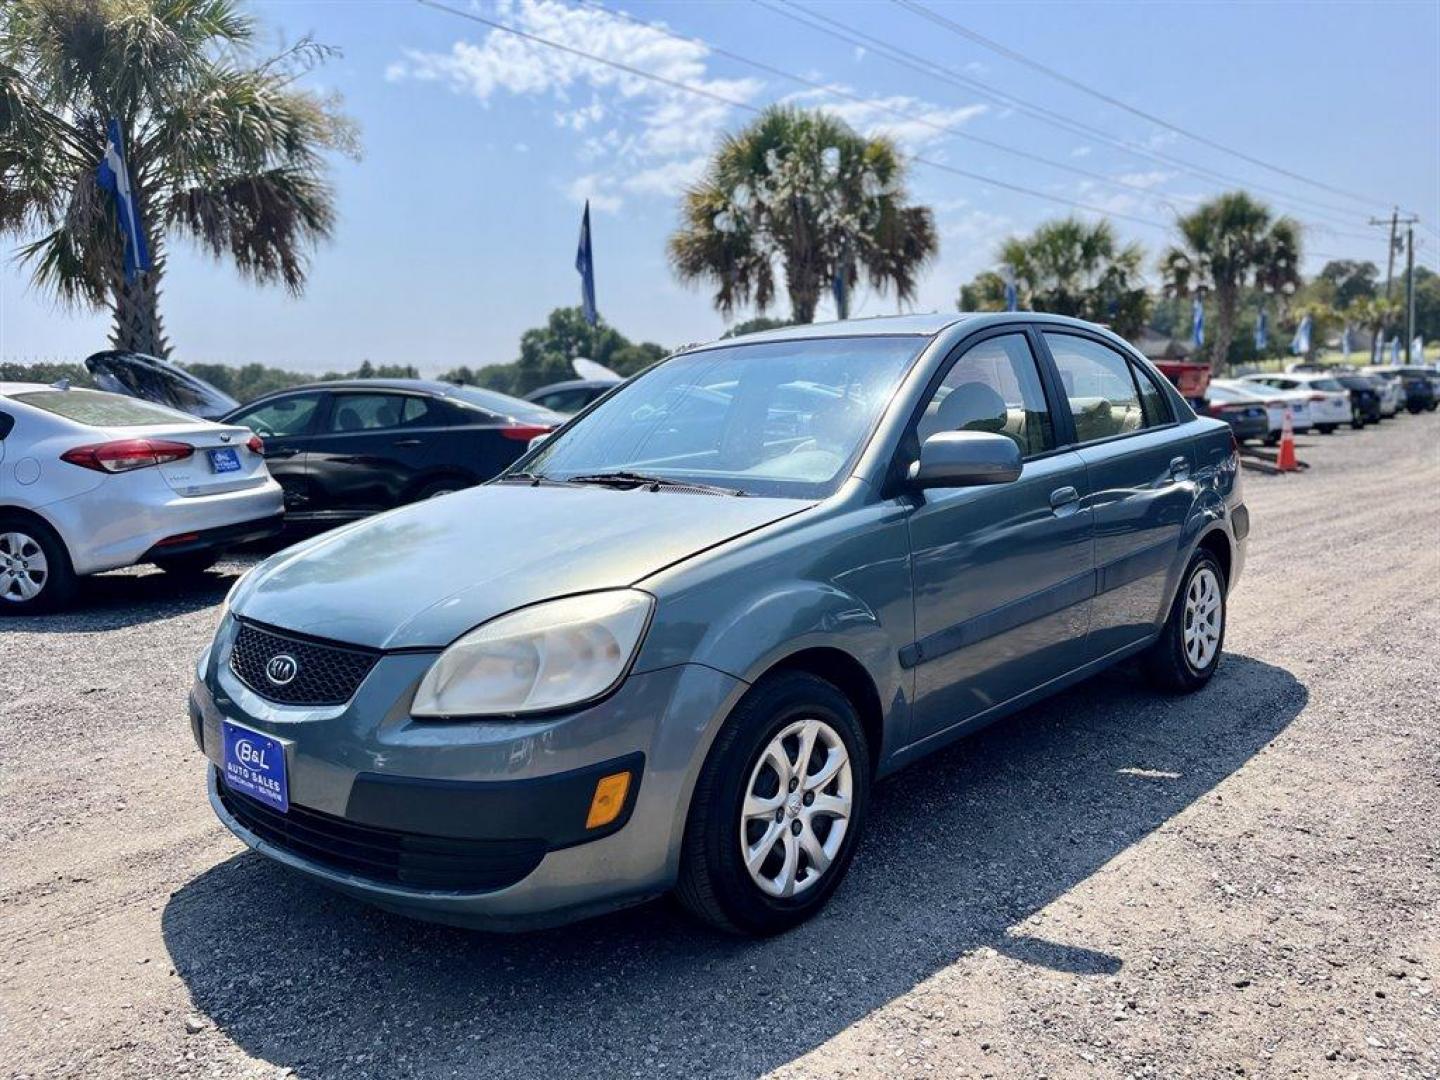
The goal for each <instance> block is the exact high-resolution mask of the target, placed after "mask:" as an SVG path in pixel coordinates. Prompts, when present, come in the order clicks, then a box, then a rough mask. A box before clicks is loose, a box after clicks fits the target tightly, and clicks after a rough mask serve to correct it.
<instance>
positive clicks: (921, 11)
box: [893, 0, 1377, 206]
mask: <svg viewBox="0 0 1440 1080" xmlns="http://www.w3.org/2000/svg"><path fill="white" fill-rule="evenodd" d="M893 2H894V3H895V4H898V5H899V6H900V7H903V8H905V9H906V10H907V11H911V12H913V13H915V14H916V15H919V16H920V17H921V18H924V19H928V20H930V22H932V23H934V24H935V25H936V26H941V27H944V28H945V29H947V30H949V31H950V32H951V33H954V34H958V35H959V36H961V37H963V38H965V39H966V40H968V41H973V42H975V43H976V44H977V45H981V46H983V47H984V48H987V49H989V50H990V51H991V52H994V53H998V54H999V55H1001V56H1004V57H1006V58H1007V59H1010V60H1013V61H1015V62H1016V63H1017V64H1024V65H1025V66H1026V67H1029V68H1032V69H1033V70H1035V71H1039V72H1042V73H1043V74H1045V75H1048V76H1050V77H1051V78H1052V79H1057V80H1059V81H1060V82H1062V83H1064V84H1065V85H1066V86H1070V87H1073V88H1074V89H1076V90H1079V91H1081V92H1082V93H1085V94H1089V95H1090V96H1091V97H1093V98H1096V99H1098V100H1100V101H1103V102H1105V103H1106V104H1107V105H1112V106H1114V107H1115V108H1117V109H1123V110H1124V111H1125V112H1128V113H1130V114H1132V115H1134V116H1138V117H1140V118H1141V119H1142V120H1147V121H1149V122H1150V123H1152V124H1156V125H1158V126H1159V127H1162V128H1164V129H1165V130H1167V131H1173V132H1175V133H1176V134H1177V135H1183V136H1185V137H1186V138H1187V139H1192V140H1194V141H1195V142H1198V143H1201V144H1202V145H1204V146H1208V147H1210V148H1211V149H1212V150H1219V151H1221V152H1222V153H1226V154H1230V155H1232V156H1233V157H1237V158H1239V159H1240V160H1242V161H1247V162H1249V163H1250V164H1251V165H1258V166H1259V167H1260V168H1262V169H1269V170H1270V171H1271V172H1275V173H1279V174H1280V175H1281V176H1285V177H1288V178H1290V179H1291V180H1299V181H1300V182H1301V183H1305V184H1310V185H1312V186H1313V187H1317V188H1322V189H1324V190H1325V191H1329V192H1331V193H1332V194H1335V195H1343V196H1345V197H1346V198H1348V199H1356V200H1358V201H1359V202H1362V203H1367V204H1369V205H1371V206H1374V205H1377V203H1376V200H1375V199H1373V198H1372V197H1370V196H1368V195H1360V194H1357V193H1356V192H1353V191H1347V190H1346V189H1345V188H1341V187H1336V186H1335V185H1333V184H1327V183H1325V182H1323V181H1321V180H1314V179H1311V178H1310V177H1308V176H1304V175H1302V174H1301V173H1297V172H1294V171H1292V170H1290V169H1287V168H1284V167H1283V166H1280V165H1275V164H1272V163H1270V162H1268V161H1264V160H1263V159H1261V158H1257V157H1255V156H1254V155H1252V154H1247V153H1245V152H1244V151H1243V150H1236V149H1235V148H1234V147H1232V146H1227V145H1225V144H1224V143H1222V142H1218V141H1217V140H1215V139H1212V138H1210V137H1208V136H1206V135H1201V134H1199V133H1198V132H1195V131H1191V130H1190V129H1188V128H1183V127H1181V126H1179V125H1178V124H1173V123H1171V122H1170V121H1168V120H1165V119H1163V118H1161V117H1159V116H1156V115H1155V114H1154V113H1151V112H1147V111H1145V110H1144V109H1140V108H1137V107H1135V106H1134V105H1131V104H1130V103H1129V102H1126V101H1122V100H1120V99H1119V98H1117V97H1114V96H1113V95H1110V94H1107V93H1105V92H1104V91H1103V90H1097V89H1095V88H1094V87H1093V86H1089V85H1087V84H1086V83H1083V82H1081V81H1080V80H1079V79H1075V78H1072V77H1071V76H1069V75H1066V74H1065V73H1064V72H1063V71H1057V70H1056V69H1055V68H1052V67H1050V66H1049V65H1048V64H1044V63H1041V62H1040V61H1039V60H1036V59H1034V58H1032V57H1029V56H1026V55H1025V54H1024V53H1022V52H1018V51H1017V50H1015V49H1011V48H1009V47H1008V46H1005V45H1002V44H1001V43H1000V42H998V41H995V40H993V39H992V38H988V37H986V36H985V35H984V34H982V33H980V32H979V31H976V30H972V29H970V28H969V27H967V26H962V25H961V24H960V23H957V22H955V20H953V19H951V18H948V17H947V16H944V15H941V14H940V13H939V12H936V11H932V10H931V9H929V8H927V7H926V6H925V5H924V4H921V3H918V2H917V0H893Z"/></svg>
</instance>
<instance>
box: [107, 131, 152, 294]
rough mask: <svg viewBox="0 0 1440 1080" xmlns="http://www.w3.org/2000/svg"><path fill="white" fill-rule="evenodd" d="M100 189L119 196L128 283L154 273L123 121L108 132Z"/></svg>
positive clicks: (117, 203)
mask: <svg viewBox="0 0 1440 1080" xmlns="http://www.w3.org/2000/svg"><path fill="white" fill-rule="evenodd" d="M95 179H96V180H97V181H98V182H99V184H100V186H101V187H102V188H104V189H105V190H106V191H108V192H110V193H111V194H112V195H114V196H115V213H116V215H117V216H118V217H119V218H120V233H121V236H122V237H123V238H124V240H125V280H126V281H134V280H135V275H136V274H138V273H139V272H140V271H142V270H149V269H150V248H149V245H147V244H146V243H145V230H144V228H143V227H142V226H141V224H140V211H139V210H138V209H137V208H136V206H135V194H134V192H133V191H132V190H131V188H130V170H129V169H128V168H127V167H126V165H125V150H124V148H123V147H122V146H121V140H120V121H119V120H116V119H114V118H113V117H112V118H111V120H110V123H109V124H108V125H107V126H106V128H105V156H104V157H102V158H101V159H100V165H99V167H97V168H96V170H95Z"/></svg>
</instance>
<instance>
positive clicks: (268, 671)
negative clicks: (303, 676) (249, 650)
mask: <svg viewBox="0 0 1440 1080" xmlns="http://www.w3.org/2000/svg"><path fill="white" fill-rule="evenodd" d="M299 673H300V665H299V664H298V663H296V662H295V657H293V656H290V655H288V654H286V653H280V654H279V655H278V656H272V657H271V658H270V659H269V660H268V661H267V662H266V664H265V678H267V679H269V680H270V681H271V682H272V683H274V684H275V685H276V686H284V685H285V684H286V683H289V682H292V681H293V680H294V678H295V676H296V675H298V674H299Z"/></svg>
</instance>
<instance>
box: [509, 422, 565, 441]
mask: <svg viewBox="0 0 1440 1080" xmlns="http://www.w3.org/2000/svg"><path fill="white" fill-rule="evenodd" d="M552 430H553V429H552V428H549V427H547V426H545V425H543V424H513V425H511V426H510V427H505V428H501V429H500V434H501V435H504V436H505V438H507V439H514V440H515V441H516V442H529V441H530V440H531V439H533V438H535V437H536V436H537V435H549V434H550V432H551V431H552Z"/></svg>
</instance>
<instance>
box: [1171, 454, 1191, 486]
mask: <svg viewBox="0 0 1440 1080" xmlns="http://www.w3.org/2000/svg"><path fill="white" fill-rule="evenodd" d="M1189 473H1190V459H1189V458H1187V457H1185V456H1184V455H1183V454H1182V455H1181V456H1180V457H1173V458H1171V459H1170V479H1172V480H1184V479H1185V477H1186V476H1187V475H1189Z"/></svg>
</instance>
